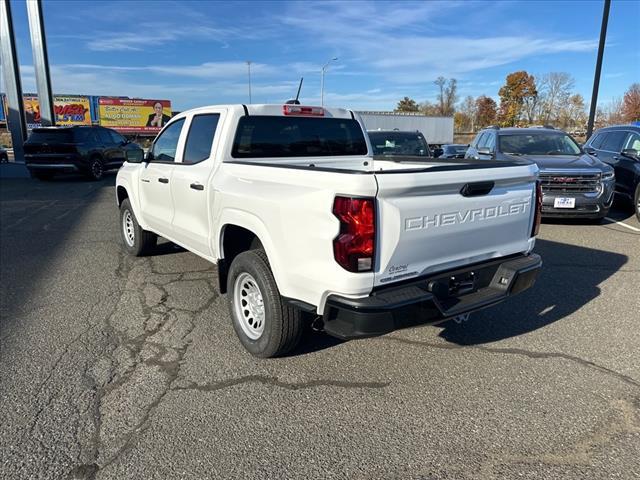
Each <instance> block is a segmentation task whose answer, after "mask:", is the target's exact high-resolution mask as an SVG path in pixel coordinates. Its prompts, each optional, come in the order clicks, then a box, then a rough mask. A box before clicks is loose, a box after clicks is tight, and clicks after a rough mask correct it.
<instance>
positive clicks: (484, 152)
mask: <svg viewBox="0 0 640 480" xmlns="http://www.w3.org/2000/svg"><path fill="white" fill-rule="evenodd" d="M478 155H488V156H490V157H491V158H493V152H492V151H491V149H490V148H489V147H480V148H479V149H478Z"/></svg>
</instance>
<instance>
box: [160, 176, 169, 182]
mask: <svg viewBox="0 0 640 480" xmlns="http://www.w3.org/2000/svg"><path fill="white" fill-rule="evenodd" d="M158 181H159V182H160V183H169V179H168V178H164V177H160V178H159V179H158Z"/></svg>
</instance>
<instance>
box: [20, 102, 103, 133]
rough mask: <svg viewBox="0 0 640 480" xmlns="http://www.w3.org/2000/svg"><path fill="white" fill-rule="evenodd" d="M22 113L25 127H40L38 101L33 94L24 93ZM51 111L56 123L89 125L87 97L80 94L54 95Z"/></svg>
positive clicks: (89, 116)
mask: <svg viewBox="0 0 640 480" xmlns="http://www.w3.org/2000/svg"><path fill="white" fill-rule="evenodd" d="M22 100H23V102H24V114H25V117H26V120H27V128H28V129H29V130H31V129H33V128H38V127H41V126H42V124H41V123H40V103H38V97H37V96H35V95H24V96H23V97H22ZM53 111H54V113H55V115H56V125H91V112H90V104H89V97H86V96H82V95H77V96H76V95H73V96H69V95H54V96H53Z"/></svg>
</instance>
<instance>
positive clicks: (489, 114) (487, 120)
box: [476, 95, 498, 128]
mask: <svg viewBox="0 0 640 480" xmlns="http://www.w3.org/2000/svg"><path fill="white" fill-rule="evenodd" d="M497 107H498V105H497V104H496V102H495V100H494V99H493V98H491V97H487V96H485V95H481V96H479V97H478V98H476V128H482V127H487V126H489V125H494V124H495V123H496V117H497Z"/></svg>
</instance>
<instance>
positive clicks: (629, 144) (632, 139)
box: [623, 132, 640, 152]
mask: <svg viewBox="0 0 640 480" xmlns="http://www.w3.org/2000/svg"><path fill="white" fill-rule="evenodd" d="M626 148H633V149H634V150H636V151H638V152H640V135H638V134H637V133H633V132H632V133H630V134H629V137H628V138H627V141H626V143H625V145H624V149H626ZM624 149H623V150H624Z"/></svg>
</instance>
